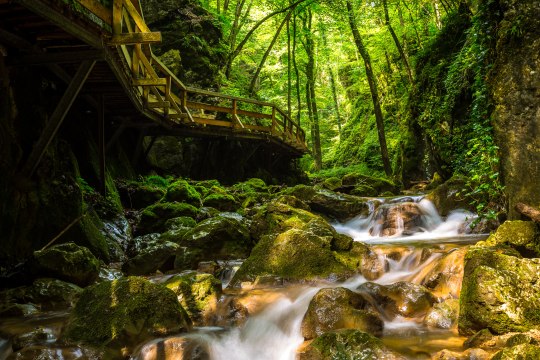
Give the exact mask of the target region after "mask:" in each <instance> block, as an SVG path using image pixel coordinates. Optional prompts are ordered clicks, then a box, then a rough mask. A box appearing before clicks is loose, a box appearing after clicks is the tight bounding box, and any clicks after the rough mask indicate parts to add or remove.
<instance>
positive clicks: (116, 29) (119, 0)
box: [112, 0, 124, 35]
mask: <svg viewBox="0 0 540 360" xmlns="http://www.w3.org/2000/svg"><path fill="white" fill-rule="evenodd" d="M123 3H124V1H123V0H113V10H112V30H113V35H119V34H121V33H122V8H123Z"/></svg>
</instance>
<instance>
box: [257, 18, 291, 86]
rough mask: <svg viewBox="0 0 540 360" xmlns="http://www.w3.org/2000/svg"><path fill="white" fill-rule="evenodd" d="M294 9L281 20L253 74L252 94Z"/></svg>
mask: <svg viewBox="0 0 540 360" xmlns="http://www.w3.org/2000/svg"><path fill="white" fill-rule="evenodd" d="M293 11H294V8H293V9H292V10H291V11H289V13H288V14H287V16H285V18H284V19H283V21H281V24H280V25H279V27H278V29H277V31H276V33H275V35H274V37H273V38H272V41H271V42H270V45H269V46H268V48H267V49H266V52H265V53H264V55H263V57H262V59H261V62H260V63H259V66H258V67H257V70H256V71H255V74H254V75H253V78H252V79H251V83H250V84H249V93H250V94H251V95H253V94H254V92H255V84H256V83H257V79H258V78H259V74H260V73H261V70H262V68H263V66H264V63H265V62H266V59H267V58H268V55H270V51H272V48H273V47H274V44H275V43H276V40H277V39H278V37H279V34H280V33H281V29H283V26H284V25H285V23H287V22H288V21H289V19H290V17H291V14H292V12H293Z"/></svg>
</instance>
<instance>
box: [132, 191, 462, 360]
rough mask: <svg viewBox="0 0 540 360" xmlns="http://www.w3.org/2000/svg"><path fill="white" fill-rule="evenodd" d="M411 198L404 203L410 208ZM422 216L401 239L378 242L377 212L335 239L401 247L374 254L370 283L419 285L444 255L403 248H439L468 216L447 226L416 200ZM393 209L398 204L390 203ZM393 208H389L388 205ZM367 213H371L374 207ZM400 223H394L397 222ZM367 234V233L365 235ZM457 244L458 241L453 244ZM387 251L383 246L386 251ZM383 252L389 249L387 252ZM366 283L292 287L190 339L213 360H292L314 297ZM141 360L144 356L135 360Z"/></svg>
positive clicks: (453, 217)
mask: <svg viewBox="0 0 540 360" xmlns="http://www.w3.org/2000/svg"><path fill="white" fill-rule="evenodd" d="M410 199H411V198H407V199H406V201H408V202H410V201H411V200H410ZM413 201H414V202H417V203H418V206H419V208H420V209H421V212H422V227H421V229H420V231H419V232H417V233H414V234H412V235H410V236H403V234H402V233H399V234H397V235H396V236H393V237H380V236H377V235H376V234H375V235H374V233H376V231H373V230H372V229H373V228H374V227H376V226H377V225H378V224H380V219H377V218H376V215H375V214H376V211H371V213H370V215H369V216H367V217H366V216H364V217H357V218H354V219H352V220H351V221H349V222H347V223H345V224H334V226H335V228H336V230H337V231H338V232H340V233H344V234H348V235H350V236H352V237H353V239H354V240H356V241H363V242H366V243H372V244H377V243H379V244H380V243H384V242H385V241H386V242H388V241H391V242H392V243H394V242H398V244H399V245H398V246H401V248H400V249H401V250H400V251H401V257H400V258H399V259H397V260H396V259H393V258H391V257H388V256H387V254H386V252H385V251H382V250H381V251H378V250H380V249H377V247H376V246H375V248H374V251H375V252H376V253H377V254H378V256H379V259H380V260H381V261H384V263H385V264H386V272H385V273H384V274H383V275H382V276H381V277H379V278H378V279H376V280H373V282H375V283H378V284H381V285H390V284H393V283H395V282H398V281H409V282H413V283H417V284H418V283H420V281H421V280H422V277H423V276H424V275H425V274H424V273H423V271H424V270H425V269H427V268H428V267H429V266H431V265H432V264H433V263H434V262H436V261H437V260H438V259H440V258H441V257H442V256H443V255H444V252H443V251H438V252H436V251H435V252H433V253H431V254H429V255H427V256H423V255H422V249H418V248H416V247H414V246H411V245H410V244H409V246H405V247H404V248H403V246H404V245H403V244H406V243H407V242H411V241H418V240H430V241H432V242H433V244H438V243H439V242H440V240H441V239H447V238H454V240H456V239H455V237H456V236H458V234H459V229H460V227H462V225H463V223H464V222H465V221H466V220H467V219H469V218H470V217H471V216H472V214H471V213H468V212H465V211H454V212H452V213H451V214H450V215H449V216H448V217H447V219H446V220H443V219H442V218H441V217H440V216H439V214H438V213H437V210H436V209H435V207H434V206H433V204H432V203H431V202H429V201H427V200H420V199H419V198H415V199H414V200H413ZM394 203H395V204H399V199H398V201H396V200H394ZM389 206H392V205H389ZM372 210H376V209H375V206H374V207H373V209H372ZM398 223H399V222H398ZM370 229H371V231H370ZM456 242H459V241H456ZM385 246H386V245H385ZM386 249H388V247H386ZM365 282H367V280H366V279H365V278H364V277H362V276H361V275H358V276H355V277H353V278H351V279H349V280H347V281H346V282H343V283H334V284H328V283H325V284H321V285H320V286H311V287H307V286H302V287H300V286H296V287H291V289H294V290H291V291H289V292H287V291H284V292H283V296H280V297H278V298H277V300H273V301H269V302H268V303H267V304H266V305H265V306H263V307H262V310H260V311H259V312H258V313H256V314H254V315H252V316H250V317H249V318H248V320H247V321H246V322H245V323H244V324H243V325H242V326H240V327H236V328H228V329H221V328H219V330H216V328H200V329H198V331H197V332H196V333H192V334H189V335H188V336H189V338H191V339H195V340H196V341H197V342H198V343H200V344H201V345H202V346H203V347H204V348H205V350H206V351H207V352H208V354H209V357H210V359H212V360H231V359H235V360H253V359H257V360H294V359H295V358H296V351H297V348H298V347H299V346H300V345H301V344H302V343H303V341H304V339H303V337H302V335H301V329H300V328H301V323H302V319H303V317H304V314H305V312H306V310H307V308H308V305H309V303H310V301H311V299H312V298H313V296H314V295H315V294H316V293H317V292H318V291H319V290H320V289H322V288H329V287H337V286H341V287H345V288H348V289H350V290H353V291H355V290H357V289H358V287H359V286H360V285H362V284H363V283H365ZM421 326H422V325H421V324H419V323H418V322H417V321H415V320H414V319H406V318H402V317H399V316H397V317H394V318H392V319H386V321H385V333H389V332H390V333H391V332H395V331H398V332H399V331H401V332H403V331H408V330H413V332H414V331H416V330H418V329H419V328H420V327H421ZM135 359H140V360H143V359H145V358H144V356H135Z"/></svg>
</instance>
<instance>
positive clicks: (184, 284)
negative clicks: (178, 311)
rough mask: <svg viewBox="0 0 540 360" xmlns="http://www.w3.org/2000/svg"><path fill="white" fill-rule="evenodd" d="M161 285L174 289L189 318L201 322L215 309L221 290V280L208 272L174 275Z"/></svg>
mask: <svg viewBox="0 0 540 360" xmlns="http://www.w3.org/2000/svg"><path fill="white" fill-rule="evenodd" d="M163 285H165V286H166V287H168V288H169V289H171V290H172V291H174V293H175V294H176V295H177V296H178V301H180V304H181V305H182V306H183V308H184V309H185V310H186V311H187V313H188V315H189V316H190V318H191V319H193V320H194V321H196V322H197V321H198V322H201V321H202V324H204V323H205V322H204V320H205V319H207V318H209V317H210V316H211V314H212V313H213V312H214V311H215V310H216V306H217V302H218V300H219V297H220V296H221V292H222V289H221V281H219V280H218V279H216V278H215V277H214V276H212V275H210V274H197V273H195V272H191V273H188V274H184V275H175V276H173V277H171V278H170V279H168V280H167V281H166V282H165V283H163Z"/></svg>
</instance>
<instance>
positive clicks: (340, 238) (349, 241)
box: [331, 234, 354, 251]
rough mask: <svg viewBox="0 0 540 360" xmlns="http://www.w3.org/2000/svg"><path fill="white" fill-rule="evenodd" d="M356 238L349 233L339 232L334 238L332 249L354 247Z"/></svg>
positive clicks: (343, 249)
mask: <svg viewBox="0 0 540 360" xmlns="http://www.w3.org/2000/svg"><path fill="white" fill-rule="evenodd" d="M353 243H354V240H353V238H351V237H350V236H348V235H344V234H337V235H336V236H334V237H333V239H332V244H331V246H332V250H337V251H349V250H351V249H352V247H353Z"/></svg>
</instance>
